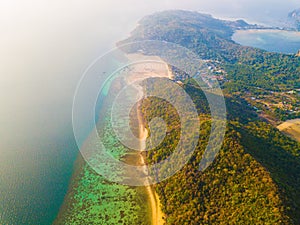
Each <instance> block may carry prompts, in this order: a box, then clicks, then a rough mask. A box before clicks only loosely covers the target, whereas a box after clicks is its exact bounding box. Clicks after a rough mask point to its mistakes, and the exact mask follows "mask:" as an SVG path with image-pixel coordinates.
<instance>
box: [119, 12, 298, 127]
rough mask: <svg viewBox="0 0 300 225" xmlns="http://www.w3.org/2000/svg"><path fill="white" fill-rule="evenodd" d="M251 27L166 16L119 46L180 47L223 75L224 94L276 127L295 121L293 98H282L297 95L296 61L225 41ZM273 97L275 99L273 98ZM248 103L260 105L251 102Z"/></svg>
mask: <svg viewBox="0 0 300 225" xmlns="http://www.w3.org/2000/svg"><path fill="white" fill-rule="evenodd" d="M251 27H252V25H249V24H247V23H245V22H241V21H235V22H232V21H230V22H229V21H223V20H218V19H214V18H213V17H211V16H209V15H206V14H200V13H196V12H187V11H166V12H161V13H156V14H153V15H150V16H147V17H145V18H144V19H142V20H141V21H140V23H139V26H138V27H137V28H136V29H135V30H134V31H133V32H132V35H131V37H130V38H128V39H127V40H125V41H122V42H120V43H119V44H123V43H128V42H134V41H140V40H160V41H167V42H172V43H176V44H179V45H181V46H184V47H186V48H188V49H190V50H192V51H193V52H195V53H197V54H198V55H199V56H200V57H201V58H202V59H203V60H207V61H209V63H210V64H212V65H213V66H214V67H216V68H217V70H221V71H223V73H224V74H225V77H226V80H225V81H226V82H223V83H222V85H223V87H224V91H225V92H226V91H229V92H230V94H231V95H234V96H237V97H242V98H244V99H246V100H247V101H248V103H250V104H251V105H253V106H255V107H256V108H258V109H259V110H262V111H263V112H264V113H265V114H267V115H269V116H271V117H273V119H274V120H276V121H281V120H286V119H291V118H296V117H299V116H300V111H297V108H300V98H299V96H293V95H292V96H291V95H286V94H285V93H286V92H288V91H291V90H295V89H300V57H297V56H295V55H285V54H278V53H270V52H266V51H264V50H260V49H256V48H252V47H245V46H241V45H239V44H237V43H235V42H234V41H232V40H231V35H232V34H233V32H234V31H235V30H237V29H247V28H251ZM217 75H218V74H217ZM274 92H276V93H279V94H278V95H276V97H274ZM251 97H260V98H263V99H264V100H265V101H256V102H251ZM285 102H286V103H285ZM277 103H284V104H285V106H283V107H278V106H277ZM295 109H296V110H295ZM291 110H293V111H294V112H293V113H292V114H291V113H290V112H291Z"/></svg>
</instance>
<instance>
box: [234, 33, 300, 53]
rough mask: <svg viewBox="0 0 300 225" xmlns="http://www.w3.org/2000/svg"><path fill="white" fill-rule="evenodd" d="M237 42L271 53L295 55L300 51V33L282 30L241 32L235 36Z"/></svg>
mask: <svg viewBox="0 0 300 225" xmlns="http://www.w3.org/2000/svg"><path fill="white" fill-rule="evenodd" d="M232 40H234V41H235V42H237V43H239V44H241V45H245V46H251V47H256V48H261V49H264V50H267V51H270V52H278V53H287V54H295V53H297V52H298V50H300V32H294V31H282V30H240V31H237V32H236V33H235V34H234V35H233V36H232Z"/></svg>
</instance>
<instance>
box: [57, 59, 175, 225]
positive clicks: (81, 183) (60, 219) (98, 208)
mask: <svg viewBox="0 0 300 225" xmlns="http://www.w3.org/2000/svg"><path fill="white" fill-rule="evenodd" d="M134 57H141V56H140V55H135V56H134ZM139 59H140V58H139ZM155 59H157V61H159V58H155ZM155 61H156V60H155ZM160 61H161V60H160ZM162 68H163V69H161V68H160V67H159V69H161V70H162V71H160V72H158V73H154V72H153V71H149V70H147V71H142V72H139V73H135V74H134V73H133V74H131V75H130V76H129V79H128V80H126V81H125V82H126V83H127V84H128V83H132V82H136V81H137V80H140V79H141V78H143V79H145V78H150V77H166V78H171V75H170V71H169V69H168V66H167V65H166V64H165V67H162ZM139 69H141V68H139ZM144 69H145V68H144ZM123 81H124V80H123ZM118 85H119V84H118ZM118 85H117V86H118ZM140 91H142V90H140ZM106 101H107V102H110V100H109V97H108V98H107V99H106ZM104 108H105V107H104ZM104 108H103V109H101V112H100V115H101V114H102V116H105V115H106V116H108V114H109V113H108V114H105V113H107V112H105V113H104V112H102V111H105V110H104ZM98 125H99V124H97V127H98ZM103 125H104V124H102V125H101V126H103ZM104 127H105V125H104ZM102 128H103V127H102ZM138 128H139V129H138V130H140V129H143V132H141V134H142V135H146V134H145V133H144V132H145V128H144V125H142V121H141V123H140V125H139V126H138ZM104 139H110V141H111V139H114V137H111V136H106V138H105V137H104ZM87 141H88V142H89V140H87ZM114 141H116V140H114ZM115 143H117V142H115ZM112 151H114V150H112ZM117 151H119V150H117ZM115 153H116V152H115ZM116 154H117V157H118V158H119V160H122V161H125V162H130V160H131V161H133V163H139V164H141V163H143V164H144V163H145V159H144V157H143V156H142V154H138V155H139V156H138V158H136V157H135V156H134V154H133V155H132V152H130V151H128V150H126V149H124V150H121V152H117V153H116ZM134 161H135V162H134ZM131 163H132V162H131ZM87 183H88V184H89V185H88V186H86V184H87ZM107 199H109V200H107ZM145 203H146V204H145ZM89 215H93V216H96V217H97V219H95V218H94V219H93V218H85V217H86V216H89ZM114 217H116V218H114ZM94 220H95V221H94ZM142 220H143V221H142ZM91 221H94V222H95V223H96V224H103V222H104V221H105V224H124V223H125V224H145V225H147V224H154V225H162V224H164V221H163V213H162V211H161V208H160V201H159V197H158V195H157V193H156V192H155V190H154V187H153V186H149V185H147V186H144V187H128V186H124V185H119V184H115V183H110V182H107V181H105V179H104V178H103V177H101V176H100V175H98V174H97V173H96V172H95V171H93V170H92V169H91V168H90V167H89V165H88V164H87V163H86V162H85V161H84V159H83V158H82V156H81V155H79V156H78V158H77V160H76V162H75V164H74V169H73V175H72V178H71V180H70V182H69V188H68V192H67V194H66V196H65V199H64V202H63V204H62V206H61V208H60V211H59V213H58V215H57V217H56V219H55V221H54V223H53V224H59V225H60V224H77V223H78V222H83V223H90V222H91ZM101 221H102V222H101ZM121 221H123V222H121ZM150 221H151V222H150Z"/></svg>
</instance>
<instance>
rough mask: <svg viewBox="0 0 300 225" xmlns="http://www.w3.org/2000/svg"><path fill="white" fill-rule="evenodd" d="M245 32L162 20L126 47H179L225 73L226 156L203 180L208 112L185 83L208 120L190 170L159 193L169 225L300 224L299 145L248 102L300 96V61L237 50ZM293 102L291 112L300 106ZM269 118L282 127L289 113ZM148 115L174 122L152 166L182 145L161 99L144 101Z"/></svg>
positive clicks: (163, 16)
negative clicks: (290, 93) (236, 36)
mask: <svg viewBox="0 0 300 225" xmlns="http://www.w3.org/2000/svg"><path fill="white" fill-rule="evenodd" d="M241 24H244V23H241V22H226V21H221V20H216V19H214V18H212V17H210V16H208V15H203V14H198V13H194V12H184V11H169V12H162V13H158V14H154V15H152V16H149V17H146V18H144V19H143V20H142V21H141V22H140V25H139V27H138V28H137V29H136V30H135V31H134V32H133V33H132V36H131V37H130V38H129V39H128V40H126V41H124V42H122V43H126V42H132V41H138V40H148V39H150V40H162V41H169V42H174V43H177V44H181V45H183V46H185V47H187V48H189V49H191V50H192V51H194V52H196V53H197V54H198V55H199V56H201V57H202V58H203V59H205V60H211V62H212V63H216V62H217V64H218V67H220V68H221V69H223V70H224V71H225V74H224V76H225V77H226V79H225V81H223V83H222V85H223V86H222V87H223V89H224V93H225V94H226V103H227V110H228V126H227V133H226V136H225V139H224V144H223V147H222V150H221V151H220V153H219V155H218V156H217V158H216V159H215V161H214V162H213V164H212V165H210V167H209V168H208V169H207V170H205V171H204V172H200V171H199V170H198V164H199V162H200V160H201V157H202V154H203V152H204V150H205V147H206V144H207V141H208V140H207V139H208V136H209V133H210V120H209V109H208V107H207V102H206V100H205V98H204V94H203V92H202V91H201V90H200V89H199V88H197V87H196V86H195V85H190V83H189V81H188V80H185V81H183V82H184V84H183V87H184V88H185V90H186V91H187V92H188V93H189V94H190V96H191V97H192V99H193V101H194V102H195V104H196V105H197V107H198V111H199V113H200V115H201V121H202V123H201V135H200V139H199V144H198V146H197V149H196V151H195V153H194V155H193V157H192V158H191V160H190V162H189V163H188V164H187V165H186V166H185V167H184V168H183V169H182V170H181V171H179V172H178V173H176V174H175V175H174V176H173V177H171V178H170V179H168V180H166V181H163V182H161V183H159V184H157V185H156V190H157V192H158V194H159V197H160V199H161V203H162V209H163V211H164V213H165V214H166V222H167V224H180V225H182V224H300V213H299V212H300V175H299V174H300V158H299V157H300V145H299V143H297V142H295V141H293V140H291V139H289V138H288V137H285V136H284V135H283V134H281V133H280V132H279V131H278V130H277V129H275V128H274V127H273V126H272V125H270V124H269V123H267V122H265V121H264V120H262V119H261V118H260V114H259V112H258V111H257V109H254V108H253V104H256V106H257V107H260V105H259V102H254V103H253V102H249V100H248V98H246V97H245V96H246V95H250V96H256V95H260V96H261V98H265V99H266V101H269V99H268V98H269V97H270V96H272V93H273V92H278V93H281V92H283V91H286V90H289V89H290V88H299V85H300V82H299V81H300V76H299V75H300V60H299V58H297V57H295V56H292V55H283V54H276V53H268V52H265V51H262V50H259V49H254V48H250V47H243V46H240V45H238V44H236V43H234V42H233V41H231V39H230V36H231V34H232V32H233V31H234V30H235V29H240V28H241V27H240V26H241ZM244 26H245V27H246V26H249V25H245V24H244ZM158 91H159V88H158ZM160 91H164V90H160ZM273 100H274V99H273ZM293 100H294V101H293V102H292V103H291V104H294V105H296V104H298V102H297V101H298V100H297V98H295V99H294V98H293ZM270 101H271V100H270ZM286 101H288V100H286ZM164 109H167V110H165V111H164ZM262 110H263V113H265V114H269V115H270V116H272V117H274V118H275V119H277V120H280V119H283V118H282V117H284V116H287V114H286V111H284V110H283V109H282V111H278V112H277V114H276V110H275V109H273V108H270V109H268V110H267V109H265V108H262ZM143 112H144V116H145V120H146V121H150V120H151V118H153V117H155V116H163V117H164V119H166V120H168V121H169V122H168V136H167V137H166V138H165V140H164V142H163V143H162V144H161V145H160V146H158V147H157V148H156V149H154V150H153V151H151V152H149V153H148V161H149V163H153V162H156V161H158V160H161V159H164V158H165V157H167V156H168V155H169V154H170V153H171V152H172V150H173V149H174V147H175V145H176V144H177V142H176V138H177V137H178V132H179V131H178V118H177V117H176V113H175V112H172V108H171V107H170V106H167V107H166V105H165V103H164V104H162V103H161V102H160V101H158V99H150V100H147V101H145V102H144V104H143Z"/></svg>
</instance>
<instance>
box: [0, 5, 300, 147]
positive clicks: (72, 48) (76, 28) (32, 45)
mask: <svg viewBox="0 0 300 225" xmlns="http://www.w3.org/2000/svg"><path fill="white" fill-rule="evenodd" d="M297 2H298V0H292V1H282V0H251V1H250V0H209V1H206V0H151V1H147V0H118V1H116V0H108V1H103V0H88V1H86V0H84V1H83V0H64V1H58V0H51V1H43V0H2V1H1V2H0V27H1V30H0V49H1V51H0V62H1V64H0V101H1V108H0V112H1V114H0V125H1V126H0V137H1V144H2V145H3V144H5V143H7V144H8V143H10V144H13V145H18V144H19V143H20V142H23V143H24V141H25V140H26V142H28V141H30V139H32V140H33V141H35V140H36V138H43V137H53V138H55V136H59V135H60V132H61V131H63V129H65V128H66V127H67V126H69V128H70V119H71V105H72V97H73V93H74V90H75V87H76V84H77V82H78V80H79V78H80V76H81V74H82V73H83V71H84V70H85V68H86V67H87V66H88V65H89V63H90V62H91V61H92V60H93V59H94V58H96V57H97V56H98V55H101V54H103V52H105V51H106V50H108V49H110V48H111V47H112V46H113V43H114V42H115V41H117V40H120V39H122V38H123V37H124V36H125V35H127V34H128V32H129V31H130V30H132V29H133V28H134V26H135V23H136V21H137V20H138V19H140V18H141V17H143V16H144V15H146V14H149V13H152V12H154V11H161V10H165V9H188V10H194V11H200V12H208V13H211V14H213V15H216V16H220V17H227V18H241V17H244V18H248V19H249V20H250V21H258V22H260V21H262V22H265V21H270V20H274V21H275V20H279V19H280V18H284V17H285V16H286V14H287V13H288V12H289V11H290V10H292V9H294V8H297ZM299 7H300V3H299Z"/></svg>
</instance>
